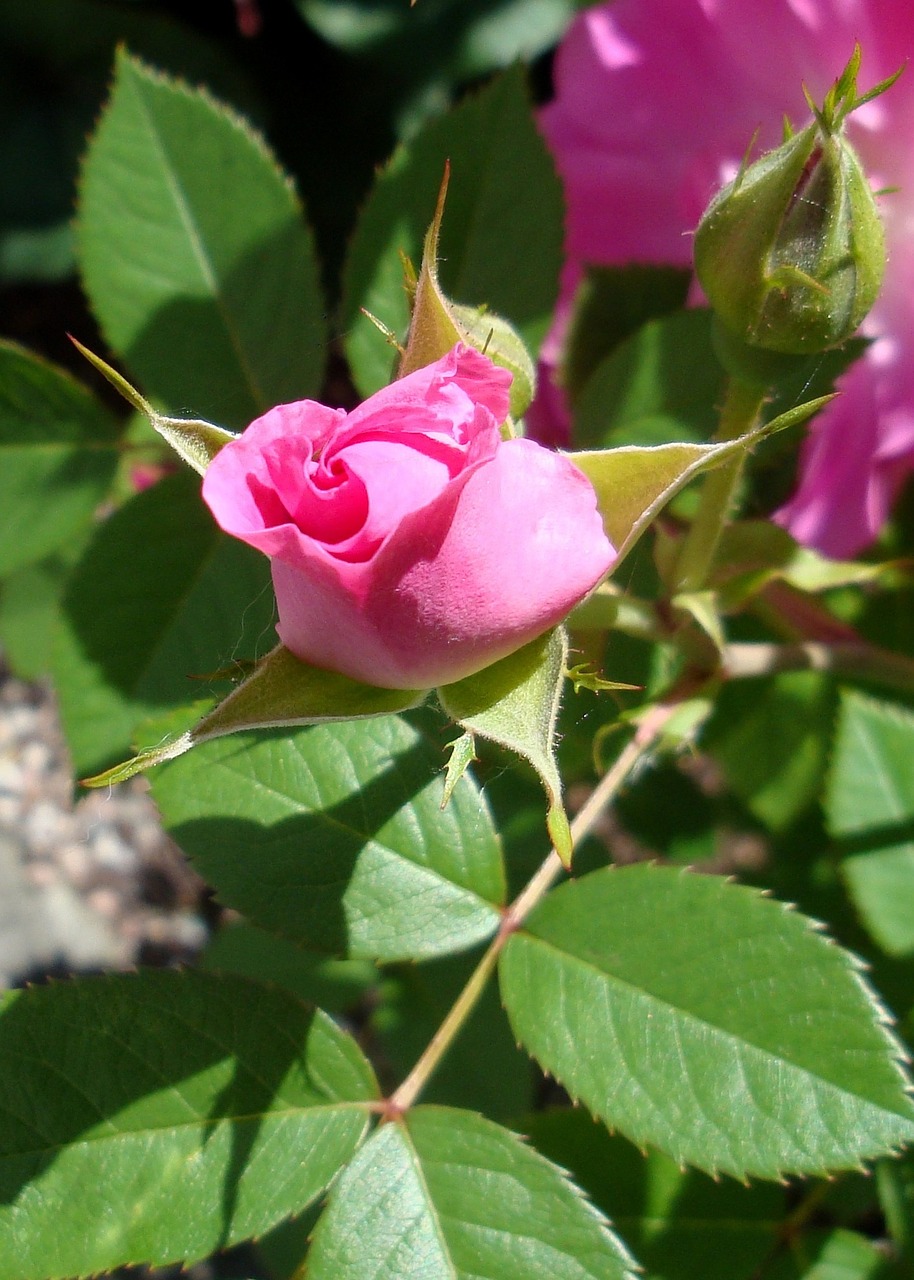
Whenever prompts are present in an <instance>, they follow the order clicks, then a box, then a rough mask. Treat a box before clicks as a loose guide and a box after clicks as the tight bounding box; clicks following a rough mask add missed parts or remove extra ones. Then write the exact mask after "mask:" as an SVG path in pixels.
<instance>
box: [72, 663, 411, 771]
mask: <svg viewBox="0 0 914 1280" xmlns="http://www.w3.org/2000/svg"><path fill="white" fill-rule="evenodd" d="M427 695H428V691H427V690H424V689H419V690H409V689H379V688H376V687H375V686H374V685H368V684H361V683H360V682H359V681H358V680H352V679H350V677H349V676H344V675H341V674H340V673H339V672H338V671H327V670H325V669H324V668H323V667H312V666H310V665H309V664H308V663H307V662H302V661H301V659H299V658H296V657H295V655H294V654H292V653H290V652H289V650H288V649H286V648H284V647H283V645H278V646H277V647H276V648H275V649H273V650H272V651H271V652H270V653H268V654H267V655H266V657H264V658H262V659H261V661H260V662H258V663H257V665H256V666H255V668H254V670H253V671H252V672H251V674H250V675H249V676H248V677H247V679H245V680H244V681H242V683H241V684H240V685H238V687H237V689H234V690H233V691H232V692H231V693H230V694H229V695H228V697H227V698H225V699H224V700H223V701H222V702H220V703H219V705H218V706H217V707H215V708H214V709H213V710H212V711H210V712H209V714H208V715H205V716H203V717H202V719H201V720H199V721H198V722H197V723H196V724H195V725H194V726H193V728H192V729H187V730H185V731H184V732H183V733H180V734H178V735H177V736H176V737H173V738H166V739H165V740H164V741H160V742H159V744H158V745H157V746H154V747H149V748H147V749H146V750H145V751H141V752H140V753H139V755H136V756H134V757H133V759H132V760H126V761H125V762H124V763H123V764H118V765H115V766H114V768H113V769H106V770H105V771H104V772H103V773H100V774H98V775H97V776H96V777H94V778H84V779H83V785H84V786H87V787H104V786H109V785H110V784H111V783H115V782H123V781H125V779H127V778H132V777H133V776H134V774H137V773H140V772H142V771H143V770H144V769H151V768H152V767H153V766H154V765H157V764H163V763H164V762H165V761H166V760H175V759H176V758H177V757H178V756H181V755H183V754H184V752H185V751H190V749H191V747H195V746H198V745H199V743H201V742H209V741H210V740H211V739H212V738H222V737H224V736H225V735H226V734H228V733H237V732H239V731H240V730H242V729H272V728H277V727H280V726H282V727H286V728H290V727H293V726H299V725H305V724H322V723H326V722H327V721H336V720H364V719H367V718H368V717H370V716H383V715H390V714H391V713H393V712H397V711H408V710H410V709H411V708H413V707H417V706H418V705H419V704H420V703H421V702H424V700H425V698H426V697H427Z"/></svg>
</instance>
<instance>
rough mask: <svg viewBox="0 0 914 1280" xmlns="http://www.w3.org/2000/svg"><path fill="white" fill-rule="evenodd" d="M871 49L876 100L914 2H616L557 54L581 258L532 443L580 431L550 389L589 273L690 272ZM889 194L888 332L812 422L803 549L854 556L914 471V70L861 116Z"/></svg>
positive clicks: (784, 514)
mask: <svg viewBox="0 0 914 1280" xmlns="http://www.w3.org/2000/svg"><path fill="white" fill-rule="evenodd" d="M855 41H859V42H860V44H861V46H862V49H863V63H862V67H861V72H860V76H859V78H858V85H859V88H860V91H861V92H863V91H865V90H867V89H869V88H871V87H872V86H873V85H874V84H876V83H877V82H878V81H879V80H882V79H884V78H885V77H886V76H888V75H890V74H892V73H893V72H894V71H896V70H897V69H898V67H899V66H900V65H901V64H902V62H904V60H905V59H906V58H909V57H911V55H912V54H914V4H912V0H739V3H727V0H615V2H614V3H611V4H602V5H598V6H597V7H596V8H593V9H589V10H586V11H585V12H583V13H581V14H580V15H579V16H578V17H577V19H576V20H575V22H574V23H573V24H572V26H571V28H570V30H569V31H568V34H567V35H566V37H565V39H564V41H563V43H562V45H561V47H560V49H559V52H558V55H557V59H556V65H555V84H556V97H555V100H554V101H553V102H552V103H550V104H549V105H548V106H547V107H546V108H545V109H544V110H543V112H542V114H541V117H540V120H541V126H542V129H543V132H544V133H545V136H546V139H547V141H548V143H549V145H550V147H551V149H552V152H553V154H554V157H555V160H556V164H557V166H558V169H559V173H560V174H561V177H562V179H563V182H564V185H565V193H566V198H567V201H568V223H567V236H566V251H567V262H566V267H565V272H564V277H563V290H562V297H561V300H560V304H559V308H558V311H557V314H556V323H555V325H554V326H553V330H552V333H551V334H550V337H549V339H548V340H547V343H546V346H545V348H544V351H543V357H542V359H543V370H542V372H543V374H544V376H543V377H542V381H541V385H542V391H541V394H540V396H539V397H538V400H537V404H536V405H535V406H534V409H533V411H532V414H533V416H532V432H533V434H534V435H535V436H536V437H537V438H539V439H549V438H551V439H556V438H557V436H558V435H560V433H561V431H562V430H563V429H564V430H567V421H568V416H567V409H566V408H565V406H564V403H563V397H562V393H561V389H560V388H559V387H558V386H557V385H556V384H555V382H554V381H552V380H551V378H550V374H554V371H555V368H556V365H557V361H558V357H559V353H560V349H561V340H562V333H563V329H564V323H565V320H566V318H567V314H568V308H569V306H570V302H571V297H572V295H573V292H574V288H575V285H576V283H577V281H578V279H579V278H580V273H581V268H582V265H583V264H585V263H597V264H605V265H621V264H624V263H627V262H663V263H672V264H679V265H683V266H686V265H688V264H689V263H690V260H691V238H690V234H689V233H690V232H691V231H692V230H693V229H694V228H695V226H696V224H697V222H698V220H699V218H700V216H701V214H702V212H703V210H704V207H705V205H706V204H707V202H708V200H709V199H710V197H711V195H712V194H713V193H714V191H715V190H716V189H717V188H718V187H719V186H721V185H722V184H723V183H724V182H725V181H728V180H729V179H730V178H732V177H733V175H734V174H735V172H736V169H737V167H738V165H739V162H740V159H741V157H742V155H743V153H744V152H745V150H746V147H747V144H748V142H749V140H750V138H751V137H752V136H753V134H754V133H755V131H756V130H758V131H759V132H758V141H757V146H756V152H757V151H758V150H767V149H769V148H771V147H773V146H776V145H777V144H778V143H779V142H780V141H781V122H782V119H783V117H784V114H785V113H786V114H787V115H788V116H789V117H790V119H791V121H792V122H793V124H794V125H802V124H804V123H806V121H807V120H808V119H809V110H808V107H807V106H806V103H805V101H804V99H803V93H802V87H801V86H802V85H803V84H805V85H806V86H807V88H808V89H809V90H810V92H811V93H812V95H813V98H814V99H818V100H820V101H821V99H822V97H823V96H824V94H825V92H826V91H827V89H828V88H829V87H830V85H831V84H832V82H833V81H834V79H835V77H836V76H837V75H838V74H839V73H840V72H841V70H842V69H843V67H844V65H845V63H846V62H847V60H848V58H849V57H850V55H851V53H852V51H853V47H854V42H855ZM848 137H849V138H850V140H851V141H852V142H853V144H854V145H855V147H856V148H857V150H858V152H859V154H860V157H861V159H862V161H863V165H864V168H865V169H866V172H867V174H868V175H869V177H870V180H871V182H872V185H873V188H874V189H875V190H879V189H880V188H883V187H892V188H898V190H897V191H895V192H894V193H893V194H891V195H886V196H884V197H883V198H881V199H880V202H879V203H880V211H881V213H882V215H883V218H884V221H885V226H886V236H887V243H888V249H889V263H888V268H887V271H886V280H885V285H884V287H883V291H882V294H881V296H880V298H879V300H878V301H877V303H876V305H875V307H874V308H873V310H872V312H871V314H870V316H869V318H868V319H867V321H866V322H865V324H864V327H863V333H864V334H865V335H866V336H867V337H870V338H872V339H874V341H873V344H872V346H871V347H870V348H869V349H868V350H867V352H866V354H865V356H864V357H863V358H862V359H861V360H860V361H858V362H857V364H856V365H855V366H854V367H853V368H852V369H851V370H850V371H849V372H848V373H847V374H846V375H845V376H844V377H843V378H842V379H841V381H840V384H839V385H840V389H841V391H842V393H843V394H842V395H841V396H840V398H839V399H838V400H837V401H835V402H834V403H833V404H832V405H830V406H829V407H828V408H827V409H826V410H825V411H824V412H823V413H822V414H820V415H819V417H818V418H817V419H816V420H815V421H814V422H813V424H812V426H811V428H810V432H809V436H808V439H807V440H806V442H805V444H804V448H803V453H802V458H801V469H800V480H799V486H798V488H797V491H796V493H795V494H794V495H793V497H792V498H791V499H790V501H789V502H788V503H787V505H786V506H785V507H783V508H782V509H781V511H780V512H779V513H778V517H777V518H778V520H779V521H780V522H781V523H782V524H784V525H785V526H786V527H787V528H788V529H789V530H790V532H791V533H792V534H793V535H794V536H795V537H796V538H797V539H798V540H799V541H801V542H803V543H806V544H808V545H811V546H814V547H817V548H818V549H819V550H821V551H824V552H825V553H827V554H829V555H832V556H847V555H852V554H854V553H855V552H856V551H858V550H859V549H860V548H862V547H864V546H866V544H867V543H869V542H870V541H871V539H872V538H873V537H874V536H875V535H876V534H877V533H878V532H879V530H880V528H881V527H882V524H883V522H884V521H885V519H886V516H887V514H888V511H889V508H890V505H891V503H892V500H893V498H894V497H895V494H896V493H897V491H898V488H899V486H900V484H901V483H902V481H903V480H904V478H905V476H906V475H907V474H908V473H909V472H911V471H912V470H914V69H912V70H908V71H907V72H906V73H905V74H904V75H902V77H901V79H900V80H899V81H898V83H897V84H896V85H894V86H893V87H892V88H891V89H890V90H889V91H888V93H886V94H885V96H883V97H880V98H877V99H876V100H875V101H873V102H870V103H867V104H866V105H865V106H864V107H862V108H861V109H860V110H859V111H858V112H856V113H855V114H854V115H853V116H852V117H851V119H850V122H849V124H848Z"/></svg>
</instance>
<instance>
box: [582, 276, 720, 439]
mask: <svg viewBox="0 0 914 1280" xmlns="http://www.w3.org/2000/svg"><path fill="white" fill-rule="evenodd" d="M690 277H691V273H690V272H689V271H686V270H684V269H683V268H682V267H669V266H659V265H656V264H653V263H652V264H650V265H648V264H646V263H641V262H636V263H629V264H628V265H626V266H624V267H595V266H588V267H586V268H585V271H584V275H583V277H582V279H581V283H580V284H579V285H578V288H577V291H576V293H575V297H574V304H573V310H572V315H571V319H570V321H569V325H568V333H567V335H566V338H565V345H564V352H563V357H562V384H563V386H564V387H565V388H566V389H567V392H568V397H569V400H570V401H571V403H572V404H575V403H576V402H577V400H578V398H579V396H580V393H581V392H582V391H583V389H584V388H585V387H586V386H587V384H588V382H589V380H590V378H591V376H592V374H594V372H595V371H596V369H597V368H598V367H599V366H600V365H601V362H602V361H603V360H604V359H605V357H606V356H608V355H610V353H611V352H612V351H613V350H614V349H615V348H616V347H618V346H619V345H620V344H621V343H623V342H624V341H625V340H626V339H627V338H630V337H632V336H633V335H634V334H635V333H637V331H638V330H639V329H640V328H641V327H642V326H643V325H646V324H647V323H648V322H649V321H651V320H657V319H659V318H660V317H661V316H665V315H667V314H668V313H669V312H671V311H678V310H679V308H681V307H684V306H685V303H686V298H687V296H688V292H689V281H690ZM692 372H693V374H694V369H693V371H692ZM703 376H704V375H703V374H702V377H703ZM597 406H598V399H597V397H594V398H593V407H597ZM613 408H615V405H614V406H613ZM597 421H598V422H599V421H605V419H603V418H601V417H600V415H599V414H598V417H597ZM591 425H592V424H591ZM581 426H583V430H584V432H585V435H583V436H581V435H579V428H580V427H581ZM599 430H600V431H602V430H603V428H600V429H599ZM587 432H588V425H587V424H586V422H585V421H584V420H582V423H580V424H579V423H577V422H576V423H575V427H574V432H573V434H574V438H575V439H576V440H577V439H581V440H582V441H584V442H586V441H587V440H589V439H590V436H589V435H588V434H586V433H587ZM597 440H599V441H600V442H601V443H605V442H606V441H605V436H603V435H600V434H598V436H597ZM627 443H633V441H628V442H627Z"/></svg>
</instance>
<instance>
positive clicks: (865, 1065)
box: [501, 864, 914, 1178]
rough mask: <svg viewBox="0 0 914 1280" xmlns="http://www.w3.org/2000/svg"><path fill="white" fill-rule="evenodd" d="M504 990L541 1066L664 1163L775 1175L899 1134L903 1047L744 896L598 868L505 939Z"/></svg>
mask: <svg viewBox="0 0 914 1280" xmlns="http://www.w3.org/2000/svg"><path fill="white" fill-rule="evenodd" d="M501 983H502V997H503V999H504V1002H505V1007H506V1009H507V1010H508V1016H509V1018H510V1020H511V1024H512V1026H513V1028H514V1031H515V1034H516V1035H517V1037H518V1039H519V1040H520V1041H521V1042H522V1043H523V1044H524V1045H525V1047H526V1048H527V1049H528V1050H529V1052H530V1053H532V1054H533V1055H534V1057H535V1058H536V1059H537V1061H538V1062H539V1063H540V1065H541V1066H542V1067H543V1068H544V1069H545V1070H546V1071H548V1072H550V1073H551V1074H553V1075H554V1076H555V1077H556V1079H557V1080H558V1081H559V1082H560V1083H561V1084H563V1085H564V1086H565V1088H566V1089H567V1090H568V1091H569V1092H570V1093H571V1095H572V1096H573V1097H575V1098H578V1099H580V1100H581V1101H582V1102H583V1103H584V1104H585V1105H586V1106H587V1107H589V1108H590V1110H591V1111H592V1112H594V1114H595V1115H597V1116H599V1117H600V1118H601V1119H603V1120H605V1121H606V1123H607V1124H608V1125H610V1126H611V1127H612V1128H617V1129H619V1130H620V1131H621V1132H622V1133H624V1134H626V1136H628V1137H630V1138H631V1139H632V1140H633V1141H634V1142H636V1143H638V1144H639V1145H642V1146H643V1145H645V1144H650V1145H652V1146H656V1147H658V1148H659V1149H660V1150H661V1151H665V1152H666V1153H667V1154H668V1155H670V1156H671V1157H672V1158H673V1159H674V1160H676V1161H677V1162H683V1161H684V1162H688V1163H690V1164H694V1165H696V1166H698V1167H699V1168H704V1169H707V1170H708V1171H710V1172H713V1173H717V1172H724V1173H731V1174H733V1175H734V1176H736V1177H745V1176H747V1175H749V1174H754V1175H757V1176H759V1177H768V1178H778V1177H780V1176H782V1174H783V1173H785V1172H787V1171H791V1172H795V1173H814V1172H815V1173H822V1172H824V1171H825V1170H827V1169H837V1168H847V1167H853V1166H856V1165H858V1164H859V1163H860V1161H861V1160H864V1159H866V1158H868V1157H872V1156H876V1155H879V1154H883V1153H885V1152H886V1151H887V1150H889V1149H891V1148H893V1147H895V1146H897V1145H898V1144H899V1143H902V1142H905V1141H910V1140H911V1138H912V1137H914V1106H912V1103H911V1102H910V1100H909V1099H908V1097H907V1095H906V1092H905V1084H906V1081H905V1077H904V1075H903V1073H902V1070H901V1067H900V1066H899V1056H900V1049H899V1046H898V1044H897V1043H896V1041H895V1040H894V1039H893V1037H892V1036H891V1035H890V1034H889V1033H888V1031H887V1030H886V1028H885V1026H884V1021H885V1015H884V1013H883V1011H882V1010H881V1008H880V1007H879V1006H878V1004H877V1003H876V1000H875V998H874V997H873V995H872V994H871V992H870V991H869V990H868V988H867V987H866V985H865V984H864V982H863V980H862V978H861V977H860V973H859V966H858V964H857V963H856V962H855V960H854V958H853V957H852V956H850V955H849V954H848V953H847V952H844V951H842V950H840V949H839V948H838V947H836V946H835V945H834V944H833V943H831V942H829V941H828V940H827V939H825V938H823V937H821V936H820V935H819V934H818V933H816V932H815V928H814V926H813V925H812V923H811V922H810V921H809V920H807V919H805V918H804V917H803V916H800V915H799V914H797V913H795V912H793V911H791V910H790V909H788V908H787V907H784V906H783V905H782V904H781V903H778V902H774V901H772V900H770V899H767V898H765V897H763V896H761V895H760V894H759V893H758V892H756V891H755V890H751V889H746V888H742V887H737V886H734V885H732V884H730V883H728V882H727V881H724V880H721V879H718V878H715V877H711V876H697V875H694V874H690V873H688V872H680V871H674V870H672V869H670V868H661V867H655V866H649V865H646V864H639V865H636V866H631V867H625V868H609V869H604V870H602V871H596V872H594V873H593V874H592V875H589V876H584V877H582V878H581V879H580V880H577V881H575V882H573V883H569V884H565V885H563V886H561V887H560V888H558V889H556V890H554V891H553V892H552V893H551V894H549V896H548V897H547V898H546V899H545V900H544V902H543V903H542V904H541V905H540V906H539V907H538V908H537V910H536V911H535V912H534V913H533V915H532V916H531V917H530V918H529V919H528V921H527V923H526V925H525V927H524V929H523V930H522V931H521V932H519V933H517V934H515V935H514V936H513V937H512V938H511V939H509V941H508V944H507V946H506V947H505V950H504V952H503V953H502V957H501Z"/></svg>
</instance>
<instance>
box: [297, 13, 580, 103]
mask: <svg viewBox="0 0 914 1280" xmlns="http://www.w3.org/2000/svg"><path fill="white" fill-rule="evenodd" d="M295 3H296V7H297V8H298V9H299V10H300V12H301V14H302V16H303V17H304V18H305V20H306V21H307V22H310V23H311V24H312V26H313V27H314V28H315V30H316V31H318V32H320V34H321V36H323V38H324V39H325V40H327V41H328V42H329V43H331V44H335V45H338V46H339V47H340V48H341V49H344V50H345V51H346V52H347V53H351V54H357V55H359V56H361V57H362V58H372V59H374V60H377V61H379V62H381V63H382V64H383V66H384V68H385V69H390V68H393V74H394V75H396V77H397V79H398V81H403V80H405V81H407V82H408V83H409V84H410V86H411V87H412V89H413V92H416V86H417V85H420V86H425V85H427V84H428V83H431V84H433V85H434V86H435V87H436V88H437V89H438V91H439V92H441V91H443V88H444V86H445V85H448V86H449V87H451V85H452V83H453V84H456V85H459V84H462V83H465V82H466V81H467V80H470V79H473V78H475V77H478V76H482V75H485V74H487V73H488V72H490V71H493V70H495V69H496V68H499V67H506V66H510V64H511V63H512V62H516V61H517V60H519V59H524V60H528V59H532V58H535V57H537V56H538V55H539V54H541V53H545V52H546V51H547V50H548V49H549V48H551V46H552V45H554V44H555V43H556V41H557V40H558V39H559V37H560V36H561V35H562V33H563V31H564V30H565V28H566V26H567V25H568V22H569V20H570V19H571V17H572V16H573V14H574V0H545V3H539V4H535V5H531V4H530V2H529V0H504V3H502V4H499V5H498V6H496V7H494V8H493V6H492V5H491V4H490V2H489V0H438V3H437V4H435V5H434V6H432V7H431V8H430V9H429V12H428V14H427V16H426V17H425V18H424V20H423V21H422V22H416V21H415V18H414V17H413V15H412V14H411V13H410V12H409V10H408V9H404V8H403V6H402V5H401V4H400V2H399V0H350V3H347V4H340V3H339V0H295Z"/></svg>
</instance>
